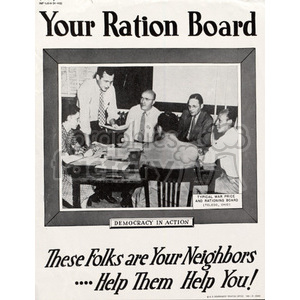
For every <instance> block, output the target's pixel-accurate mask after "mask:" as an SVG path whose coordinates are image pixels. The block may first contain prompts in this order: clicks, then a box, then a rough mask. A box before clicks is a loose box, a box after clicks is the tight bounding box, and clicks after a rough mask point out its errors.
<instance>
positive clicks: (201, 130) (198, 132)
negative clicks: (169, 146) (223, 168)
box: [178, 94, 213, 151]
mask: <svg viewBox="0 0 300 300" xmlns="http://www.w3.org/2000/svg"><path fill="white" fill-rule="evenodd" d="M202 107H203V98H202V96H201V95H200V94H192V95H191V96H190V97H189V100H188V109H187V110H184V111H183V113H182V115H181V118H180V121H179V126H178V139H179V140H181V141H184V142H190V143H193V144H194V145H196V146H197V147H198V148H200V149H201V150H202V151H205V150H206V149H207V148H208V147H209V146H210V145H211V132H212V125H213V118H212V117H211V115H210V114H209V113H207V112H206V111H204V110H203V109H202Z"/></svg>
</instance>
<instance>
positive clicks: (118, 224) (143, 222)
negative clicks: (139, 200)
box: [109, 217, 194, 228]
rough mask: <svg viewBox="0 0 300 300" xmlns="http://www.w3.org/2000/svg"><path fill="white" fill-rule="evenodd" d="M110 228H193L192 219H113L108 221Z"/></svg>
mask: <svg viewBox="0 0 300 300" xmlns="http://www.w3.org/2000/svg"><path fill="white" fill-rule="evenodd" d="M109 226H110V228H142V227H193V226H194V218H193V217H185V218H182V217H180V218H177V217H176V218H115V219H110V220H109Z"/></svg>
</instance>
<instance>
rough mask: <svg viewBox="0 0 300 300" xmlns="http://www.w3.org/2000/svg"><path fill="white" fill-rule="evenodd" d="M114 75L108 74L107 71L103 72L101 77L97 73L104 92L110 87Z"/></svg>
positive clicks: (98, 81)
mask: <svg viewBox="0 0 300 300" xmlns="http://www.w3.org/2000/svg"><path fill="white" fill-rule="evenodd" d="M114 76H115V75H108V74H107V73H106V72H103V76H102V77H101V78H100V76H99V75H98V74H97V76H96V79H97V83H98V85H99V87H100V89H101V90H102V91H103V92H106V91H107V90H108V89H109V88H110V86H111V85H112V83H113V81H114Z"/></svg>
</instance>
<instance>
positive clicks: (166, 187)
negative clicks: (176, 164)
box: [140, 165, 198, 207]
mask: <svg viewBox="0 0 300 300" xmlns="http://www.w3.org/2000/svg"><path fill="white" fill-rule="evenodd" d="M140 174H141V178H142V181H143V186H144V188H145V197H146V207H150V196H149V181H156V182H157V203H158V207H171V206H172V207H174V206H176V207H178V206H179V205H180V202H182V201H184V200H186V206H188V207H190V206H191V204H192V201H191V200H192V195H193V187H194V180H195V178H196V177H197V175H198V174H197V170H196V167H193V168H186V169H162V168H156V167H151V166H148V165H144V166H142V168H141V169H140ZM181 182H188V183H189V193H188V197H187V199H180V192H181Z"/></svg>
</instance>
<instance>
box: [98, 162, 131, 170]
mask: <svg viewBox="0 0 300 300" xmlns="http://www.w3.org/2000/svg"><path fill="white" fill-rule="evenodd" d="M129 164H130V162H128V161H126V162H123V161H115V160H106V161H104V162H103V163H102V164H100V165H96V166H95V169H103V170H114V171H125V170H126V169H127V168H128V166H129Z"/></svg>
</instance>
